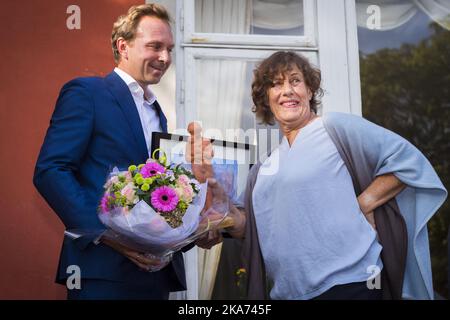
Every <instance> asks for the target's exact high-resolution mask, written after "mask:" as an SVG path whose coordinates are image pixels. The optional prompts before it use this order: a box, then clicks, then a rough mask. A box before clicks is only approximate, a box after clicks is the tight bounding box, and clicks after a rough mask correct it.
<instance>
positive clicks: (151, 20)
mask: <svg viewBox="0 0 450 320" xmlns="http://www.w3.org/2000/svg"><path fill="white" fill-rule="evenodd" d="M136 31H137V32H136V38H135V39H134V40H132V41H129V42H127V43H126V45H125V46H126V48H125V52H124V53H123V54H122V58H121V61H120V62H119V67H120V68H121V69H122V70H124V71H125V72H127V73H128V74H129V75H130V76H132V77H133V78H134V79H135V80H136V81H137V82H138V83H139V84H140V85H141V86H142V87H145V86H147V85H149V84H156V83H158V82H159V80H160V79H161V77H162V75H163V74H164V73H165V72H166V70H167V69H168V68H169V66H170V63H171V62H172V58H171V53H172V49H173V47H174V43H173V36H172V31H171V30H170V26H169V24H168V23H167V22H165V21H163V20H160V19H159V18H156V17H148V16H146V17H143V18H142V19H141V21H140V22H139V24H138V27H137V30H136Z"/></svg>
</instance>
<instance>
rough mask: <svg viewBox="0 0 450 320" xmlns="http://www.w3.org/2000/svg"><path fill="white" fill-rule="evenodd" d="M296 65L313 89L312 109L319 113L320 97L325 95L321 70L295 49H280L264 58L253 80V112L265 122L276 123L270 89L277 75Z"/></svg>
mask: <svg viewBox="0 0 450 320" xmlns="http://www.w3.org/2000/svg"><path fill="white" fill-rule="evenodd" d="M294 65H296V66H297V67H298V69H299V70H300V71H301V72H302V74H303V78H304V80H305V84H306V86H307V87H308V88H309V90H311V93H312V97H311V100H310V101H309V105H310V108H311V111H313V112H314V113H317V106H318V105H319V104H320V100H319V98H320V97H321V96H322V95H323V90H322V88H321V87H320V81H321V74H320V70H319V69H316V68H314V67H313V66H312V65H311V64H310V63H309V61H308V59H306V58H305V57H304V56H301V55H299V54H297V53H295V52H293V51H278V52H275V53H274V54H272V55H271V56H270V57H268V58H267V59H265V60H263V61H262V62H261V63H260V64H259V65H258V66H257V68H256V69H255V70H254V72H253V75H254V78H253V82H252V99H253V103H254V104H255V106H254V107H253V110H252V111H253V112H254V113H255V114H256V117H257V118H258V119H260V120H261V122H262V123H263V124H269V125H273V124H274V115H273V113H272V111H271V110H270V106H269V97H268V91H269V89H270V88H271V87H273V82H274V79H275V77H276V76H278V75H280V74H284V73H285V72H287V71H290V70H291V69H292V67H293V66H294Z"/></svg>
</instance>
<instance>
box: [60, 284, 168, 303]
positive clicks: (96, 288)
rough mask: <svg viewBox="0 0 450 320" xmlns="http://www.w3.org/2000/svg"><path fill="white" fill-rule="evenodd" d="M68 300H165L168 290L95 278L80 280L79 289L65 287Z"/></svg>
mask: <svg viewBox="0 0 450 320" xmlns="http://www.w3.org/2000/svg"><path fill="white" fill-rule="evenodd" d="M67 299H68V300H167V299H169V290H168V289H164V288H155V287H153V288H152V287H151V286H149V285H137V284H129V283H123V282H114V281H107V280H97V279H83V280H81V289H71V290H69V289H67Z"/></svg>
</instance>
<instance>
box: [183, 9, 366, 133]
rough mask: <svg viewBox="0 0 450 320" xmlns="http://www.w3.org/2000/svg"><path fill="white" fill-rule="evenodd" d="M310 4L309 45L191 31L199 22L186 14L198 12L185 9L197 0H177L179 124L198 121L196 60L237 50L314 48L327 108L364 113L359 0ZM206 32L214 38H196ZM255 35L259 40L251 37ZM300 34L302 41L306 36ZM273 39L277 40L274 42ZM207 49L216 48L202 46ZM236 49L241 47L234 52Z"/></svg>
mask: <svg viewBox="0 0 450 320" xmlns="http://www.w3.org/2000/svg"><path fill="white" fill-rule="evenodd" d="M304 6H305V9H304V10H305V14H304V16H305V18H306V19H305V35H306V34H308V32H311V30H313V31H314V32H315V34H313V35H311V34H309V35H308V36H307V38H310V39H313V42H312V43H314V46H309V44H308V43H307V42H308V41H309V40H308V41H305V42H301V41H300V42H298V41H297V42H295V43H292V42H289V41H288V42H284V40H286V39H289V38H290V37H283V36H275V37H273V36H264V35H257V36H256V35H234V34H226V35H223V34H200V33H199V34H195V33H192V32H187V30H186V29H189V30H191V31H192V30H193V26H194V25H195V21H194V20H193V19H191V18H189V19H186V16H191V17H193V12H191V13H189V14H187V15H186V14H185V10H191V11H193V10H194V0H184V1H183V0H177V10H176V11H177V17H176V19H177V25H178V28H177V30H176V65H177V68H176V72H177V76H176V78H177V80H176V81H177V83H176V97H177V98H176V101H177V103H176V112H177V128H185V127H186V125H187V123H189V121H192V120H196V118H195V117H196V114H197V111H196V109H195V108H196V104H195V97H194V96H195V92H196V91H195V82H196V81H195V66H194V65H195V63H194V62H195V59H198V58H201V57H202V55H203V56H204V57H217V55H221V56H222V57H223V58H226V57H227V56H226V55H225V53H227V54H229V56H228V57H229V58H231V57H233V55H236V54H237V52H238V55H241V54H243V52H246V54H247V53H249V52H250V51H248V50H255V53H253V56H251V55H249V54H248V55H247V56H248V57H249V58H251V57H263V56H264V54H259V53H258V52H264V53H265V54H267V53H268V52H271V51H275V50H295V51H297V52H300V53H303V54H306V55H308V54H310V53H311V52H314V53H317V57H318V59H317V61H318V67H319V68H320V70H321V71H322V84H323V88H324V97H323V98H322V112H330V111H339V112H346V113H353V114H357V115H361V113H362V112H361V109H362V108H361V88H360V75H359V53H358V37H357V24H356V6H355V0H342V1H335V0H304ZM306 12H312V14H313V17H314V18H312V19H308V18H307V17H308V16H309V17H311V15H310V14H311V13H309V14H307V13H306ZM308 25H309V27H308ZM307 30H310V31H307ZM204 35H208V37H209V35H211V41H207V42H199V41H196V40H195V41H192V39H193V38H194V39H195V37H197V36H198V37H202V38H205V37H204ZM194 36H195V37H194ZM224 37H225V38H224ZM255 37H256V38H255ZM252 38H253V39H254V40H249V39H252ZM294 38H296V39H297V40H298V39H301V38H302V37H294ZM208 39H209V38H208ZM283 39H284V40H283ZM186 40H188V41H186ZM189 41H190V42H189ZM270 41H274V42H273V43H269V42H270ZM277 41H278V42H277ZM222 42H227V43H222ZM300 43H301V44H300ZM297 44H298V45H297ZM207 48H209V49H210V50H211V51H205V50H200V49H207ZM196 49H198V50H196ZM233 49H236V50H235V52H234V53H233ZM207 52H210V53H207Z"/></svg>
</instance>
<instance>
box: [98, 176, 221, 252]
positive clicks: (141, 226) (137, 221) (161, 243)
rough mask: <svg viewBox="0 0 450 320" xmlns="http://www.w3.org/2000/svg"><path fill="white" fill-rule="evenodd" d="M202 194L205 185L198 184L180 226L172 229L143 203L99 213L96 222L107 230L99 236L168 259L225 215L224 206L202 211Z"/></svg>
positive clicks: (212, 226)
mask: <svg viewBox="0 0 450 320" xmlns="http://www.w3.org/2000/svg"><path fill="white" fill-rule="evenodd" d="M206 194H207V183H203V184H200V192H199V193H198V194H197V196H196V197H195V198H194V200H193V201H192V203H191V204H190V205H189V207H188V208H187V210H186V212H185V214H184V216H183V218H182V220H183V223H182V224H181V225H180V226H179V227H177V228H172V227H171V226H170V225H169V224H168V223H167V222H166V220H165V219H164V218H163V217H162V216H161V215H160V214H158V213H157V212H156V211H155V210H154V209H153V208H152V207H151V206H149V205H148V204H147V203H146V202H145V201H143V200H141V201H139V202H138V203H137V204H136V205H135V206H134V207H133V208H132V209H131V210H129V211H125V210H124V209H123V208H114V209H113V210H111V211H109V212H107V213H103V212H100V213H99V218H100V220H101V221H102V223H103V224H104V225H106V226H107V227H108V228H109V229H108V230H107V231H106V232H105V233H104V234H103V237H107V238H110V239H114V240H115V241H118V242H119V243H121V244H123V245H125V246H127V247H129V248H130V249H133V250H136V251H139V252H142V253H144V254H147V255H148V256H156V257H159V258H163V257H168V256H171V255H172V254H173V253H174V252H176V251H178V250H180V249H182V248H183V247H185V246H187V245H189V244H191V243H192V242H194V241H195V240H197V239H198V238H199V237H201V236H202V235H203V234H205V233H206V232H208V231H210V230H213V229H215V228H216V227H218V225H219V224H220V223H221V222H222V221H223V220H224V218H225V217H226V216H227V214H228V209H229V208H228V203H220V204H216V205H214V206H213V207H211V208H210V209H208V210H205V211H203V208H204V206H205V200H206Z"/></svg>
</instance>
